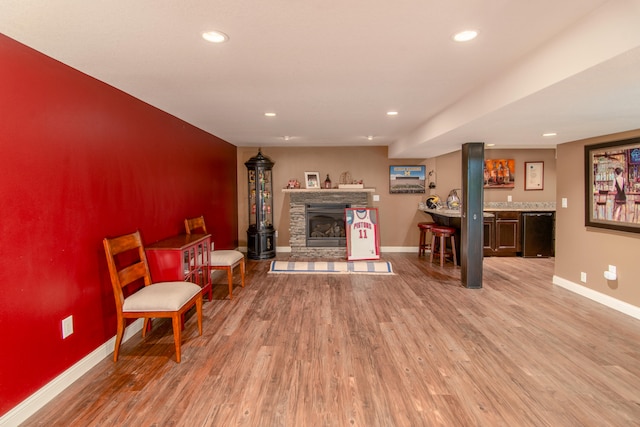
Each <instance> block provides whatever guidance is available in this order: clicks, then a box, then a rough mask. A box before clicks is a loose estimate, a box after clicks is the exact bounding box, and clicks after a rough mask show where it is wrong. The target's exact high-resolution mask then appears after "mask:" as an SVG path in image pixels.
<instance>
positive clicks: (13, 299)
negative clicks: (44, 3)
mask: <svg viewBox="0 0 640 427" xmlns="http://www.w3.org/2000/svg"><path fill="white" fill-rule="evenodd" d="M0 64H1V65H0V334H1V336H0V342H1V343H2V344H1V345H2V349H1V350H0V416H1V415H2V414H5V413H6V412H7V411H9V410H10V409H11V408H13V407H14V406H16V405H17V404H18V403H20V402H21V401H23V400H24V399H25V398H27V397H29V396H30V395H31V394H33V393H34V392H36V391H37V390H38V389H40V388H41V387H42V386H44V385H45V384H47V383H48V382H49V381H51V380H52V379H53V378H55V377H56V376H58V375H59V374H61V373H62V372H64V371H65V370H66V369H68V368H69V367H71V366H72V365H73V364H74V363H76V362H78V361H79V360H81V359H82V358H83V357H85V356H86V355H88V354H89V353H90V352H91V351H93V350H94V349H96V348H97V347H99V346H100V345H102V344H104V343H105V342H106V341H107V340H109V339H110V338H111V337H113V336H114V335H115V326H116V321H115V317H114V313H115V309H114V302H113V294H112V291H111V284H110V282H109V275H108V273H107V270H106V262H105V256H104V251H103V249H102V239H103V238H104V237H105V236H116V235H120V234H124V233H129V232H133V231H135V230H136V229H139V230H140V231H141V233H142V237H143V240H144V241H145V243H151V242H154V241H157V240H160V239H162V238H165V237H168V236H171V235H174V234H178V233H181V232H183V220H184V218H185V217H187V216H196V215H200V214H204V215H205V220H206V222H207V228H208V229H209V231H210V232H211V233H212V234H213V235H214V241H215V244H216V248H219V249H223V248H233V247H236V246H237V236H238V212H237V206H238V203H237V189H236V187H237V181H236V148H235V147H234V146H232V145H231V144H229V143H227V142H225V141H223V140H221V139H219V138H217V137H215V136H213V135H211V134H208V133H206V132H204V131H202V130H200V129H198V128H195V127H194V126H191V125H189V124H187V123H185V122H184V121H182V120H179V119H177V118H176V117H173V116H171V115H169V114H167V113H165V112H162V111H160V110H158V109H156V108H154V107H151V106H150V105H148V104H145V103H144V102H141V101H140V100H138V99H135V98H133V97H131V96H130V95H127V94H125V93H123V92H121V91H119V90H117V89H115V88H113V87H111V86H109V85H107V84H104V83H102V82H100V81H98V80H95V79H93V78H91V77H89V76H87V75H85V74H82V73H80V72H78V71H76V70H74V69H72V68H70V67H68V66H66V65H64V64H62V63H60V62H58V61H55V60H53V59H51V58H49V57H47V56H45V55H42V54H41V53H39V52H36V51H34V50H32V49H30V48H28V47H26V46H24V45H22V44H20V43H17V42H15V41H14V40H12V39H9V38H7V37H5V36H3V35H1V34H0ZM69 315H73V317H74V329H75V332H74V334H73V335H71V336H70V337H68V338H67V339H65V340H63V339H62V335H61V321H62V319H63V318H65V317H67V316H69Z"/></svg>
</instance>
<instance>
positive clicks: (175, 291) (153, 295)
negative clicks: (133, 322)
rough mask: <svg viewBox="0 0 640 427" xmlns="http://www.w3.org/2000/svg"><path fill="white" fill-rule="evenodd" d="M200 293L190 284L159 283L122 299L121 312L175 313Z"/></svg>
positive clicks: (198, 288)
mask: <svg viewBox="0 0 640 427" xmlns="http://www.w3.org/2000/svg"><path fill="white" fill-rule="evenodd" d="M200 291H201V288H200V286H198V285H196V284H195V283H191V282H159V283H154V284H152V285H149V286H145V287H144V288H142V289H140V290H139V291H138V292H136V293H135V294H133V295H130V296H128V297H127V298H125V299H124V304H123V305H122V311H124V312H138V311H176V310H179V309H180V307H182V306H183V305H185V303H186V302H187V301H189V300H190V299H191V298H193V296H194V295H196V294H197V293H198V292H200Z"/></svg>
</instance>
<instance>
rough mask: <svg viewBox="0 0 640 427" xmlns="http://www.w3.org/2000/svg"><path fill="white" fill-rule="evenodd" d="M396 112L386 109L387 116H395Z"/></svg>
mask: <svg viewBox="0 0 640 427" xmlns="http://www.w3.org/2000/svg"><path fill="white" fill-rule="evenodd" d="M397 115H398V112H397V111H387V116H397Z"/></svg>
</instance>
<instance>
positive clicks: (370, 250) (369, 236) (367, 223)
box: [345, 208, 380, 260]
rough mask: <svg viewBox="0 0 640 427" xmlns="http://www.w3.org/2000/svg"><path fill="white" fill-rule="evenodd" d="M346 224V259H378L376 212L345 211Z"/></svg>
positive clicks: (368, 210) (372, 210)
mask: <svg viewBox="0 0 640 427" xmlns="http://www.w3.org/2000/svg"><path fill="white" fill-rule="evenodd" d="M345 216H346V223H347V259H349V260H355V259H380V241H379V235H378V210H377V209H375V208H373V209H369V208H362V209H354V208H347V209H346V210H345Z"/></svg>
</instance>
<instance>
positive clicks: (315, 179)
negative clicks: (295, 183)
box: [304, 172, 320, 188]
mask: <svg viewBox="0 0 640 427" xmlns="http://www.w3.org/2000/svg"><path fill="white" fill-rule="evenodd" d="M304 182H305V184H306V185H305V187H306V188H320V173H319V172H305V173H304Z"/></svg>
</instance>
